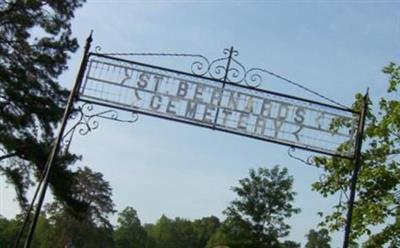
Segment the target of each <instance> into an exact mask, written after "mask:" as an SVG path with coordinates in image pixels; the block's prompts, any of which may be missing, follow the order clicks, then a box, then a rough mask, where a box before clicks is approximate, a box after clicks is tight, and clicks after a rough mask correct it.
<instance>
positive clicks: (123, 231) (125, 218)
mask: <svg viewBox="0 0 400 248" xmlns="http://www.w3.org/2000/svg"><path fill="white" fill-rule="evenodd" d="M113 236H114V243H115V247H117V248H136V247H137V248H144V247H146V244H147V233H146V230H145V229H144V228H143V227H142V225H141V224H140V220H139V218H138V216H137V212H136V210H135V209H133V208H132V207H126V208H125V209H124V210H123V211H122V212H121V213H119V217H118V226H117V229H116V230H115V231H114V235H113Z"/></svg>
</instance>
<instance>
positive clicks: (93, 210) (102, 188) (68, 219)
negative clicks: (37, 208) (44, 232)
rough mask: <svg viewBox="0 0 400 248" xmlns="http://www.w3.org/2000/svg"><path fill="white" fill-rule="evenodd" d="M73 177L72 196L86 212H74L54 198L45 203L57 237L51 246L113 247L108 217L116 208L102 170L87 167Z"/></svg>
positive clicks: (61, 247) (79, 170)
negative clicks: (52, 200) (51, 201)
mask: <svg viewBox="0 0 400 248" xmlns="http://www.w3.org/2000/svg"><path fill="white" fill-rule="evenodd" d="M73 178H74V180H75V183H74V185H73V192H74V195H73V197H74V198H75V199H77V200H78V201H80V202H84V203H85V204H87V206H88V208H87V211H86V212H79V214H76V212H75V211H71V210H70V208H69V206H68V205H65V204H62V203H60V202H57V201H55V202H53V203H52V204H50V205H48V206H46V207H47V212H48V215H49V219H50V222H51V223H52V224H53V225H54V237H55V238H56V239H55V240H54V241H53V242H54V243H53V244H52V247H60V248H63V247H66V246H67V247H82V248H91V247H93V248H94V247H113V246H114V244H113V240H112V225H111V223H110V222H109V220H108V217H109V216H110V214H113V213H114V212H115V210H114V204H113V202H112V199H111V195H112V192H111V187H110V185H109V183H108V182H107V181H105V180H104V179H103V175H102V174H101V173H99V172H93V171H92V170H90V169H89V168H87V167H85V168H83V169H78V170H77V171H76V172H74V177H73Z"/></svg>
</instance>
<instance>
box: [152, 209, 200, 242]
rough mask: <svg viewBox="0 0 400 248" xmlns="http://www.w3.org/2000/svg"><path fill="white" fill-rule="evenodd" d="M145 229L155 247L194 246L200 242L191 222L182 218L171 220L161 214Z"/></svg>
mask: <svg viewBox="0 0 400 248" xmlns="http://www.w3.org/2000/svg"><path fill="white" fill-rule="evenodd" d="M146 230H147V231H148V234H149V236H151V237H152V238H153V240H154V242H155V247H156V248H186V247H194V248H195V247H198V245H199V243H200V240H199V238H198V233H196V230H195V227H194V225H193V223H192V222H191V221H190V220H186V219H182V218H175V219H174V220H172V219H169V218H168V217H166V216H165V215H162V216H161V218H160V219H159V220H158V221H157V223H156V224H155V225H150V226H149V225H148V226H147V228H146Z"/></svg>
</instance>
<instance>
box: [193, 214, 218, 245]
mask: <svg viewBox="0 0 400 248" xmlns="http://www.w3.org/2000/svg"><path fill="white" fill-rule="evenodd" d="M192 226H193V229H194V232H195V234H196V244H195V246H193V248H204V247H206V245H207V242H208V240H209V239H210V238H211V236H212V235H214V233H216V232H217V230H218V228H219V227H220V226H221V223H220V221H219V219H218V218H217V217H215V216H210V217H204V218H201V219H199V220H195V221H193V223H192Z"/></svg>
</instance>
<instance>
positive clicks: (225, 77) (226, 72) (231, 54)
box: [213, 46, 235, 129]
mask: <svg viewBox="0 0 400 248" xmlns="http://www.w3.org/2000/svg"><path fill="white" fill-rule="evenodd" d="M234 51H235V50H234V48H233V46H231V48H230V49H229V56H228V61H227V63H226V67H225V75H224V78H223V81H222V90H221V97H220V98H219V101H218V106H219V105H221V101H222V97H223V94H224V88H225V84H226V81H227V80H228V74H229V69H230V67H231V61H232V56H233V52H234ZM218 115H219V107H218V108H217V112H216V113H215V118H214V124H213V129H215V126H216V125H217V121H218Z"/></svg>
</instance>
